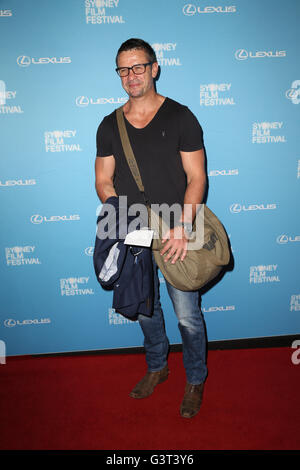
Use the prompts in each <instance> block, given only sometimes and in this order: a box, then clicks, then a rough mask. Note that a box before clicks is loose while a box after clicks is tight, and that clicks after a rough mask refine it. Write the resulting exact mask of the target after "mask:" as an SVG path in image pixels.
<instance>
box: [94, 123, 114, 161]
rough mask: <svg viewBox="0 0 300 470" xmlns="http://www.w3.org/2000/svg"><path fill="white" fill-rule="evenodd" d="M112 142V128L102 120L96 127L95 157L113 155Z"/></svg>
mask: <svg viewBox="0 0 300 470" xmlns="http://www.w3.org/2000/svg"><path fill="white" fill-rule="evenodd" d="M112 142H113V140H112V127H111V125H110V123H109V120H108V119H107V118H104V119H103V121H102V122H101V123H100V125H99V127H98V130H97V135H96V146H97V157H108V156H109V155H113V147H112Z"/></svg>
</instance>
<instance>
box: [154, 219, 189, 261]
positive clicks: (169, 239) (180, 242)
mask: <svg viewBox="0 0 300 470" xmlns="http://www.w3.org/2000/svg"><path fill="white" fill-rule="evenodd" d="M162 243H163V244H165V245H164V247H163V249H162V250H161V252H160V254H161V255H162V256H163V255H164V254H165V253H167V255H166V256H165V258H164V261H165V262H167V261H169V260H170V259H171V258H172V261H171V263H172V264H174V263H176V261H177V260H178V258H180V261H183V260H184V258H185V257H186V253H187V245H188V238H187V237H186V234H185V231H184V228H183V227H180V226H179V227H174V228H172V229H170V230H168V232H167V233H166V234H165V235H164V237H163V239H162Z"/></svg>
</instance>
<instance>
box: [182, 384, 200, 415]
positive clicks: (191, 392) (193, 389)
mask: <svg viewBox="0 0 300 470" xmlns="http://www.w3.org/2000/svg"><path fill="white" fill-rule="evenodd" d="M203 389H204V383H202V384H199V385H192V384H189V383H187V384H186V386H185V391H184V397H183V400H182V403H181V406H180V414H181V416H182V417H183V418H193V416H195V415H196V414H197V413H198V411H199V410H200V407H201V403H202V395H203Z"/></svg>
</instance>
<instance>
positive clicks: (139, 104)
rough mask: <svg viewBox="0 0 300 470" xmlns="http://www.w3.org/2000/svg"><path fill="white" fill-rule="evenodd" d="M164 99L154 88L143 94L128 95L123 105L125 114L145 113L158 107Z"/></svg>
mask: <svg viewBox="0 0 300 470" xmlns="http://www.w3.org/2000/svg"><path fill="white" fill-rule="evenodd" d="M164 99H165V98H164V97H163V96H161V95H159V94H158V93H156V91H155V90H153V91H151V92H150V93H147V95H144V96H139V97H129V100H128V101H127V103H126V104H125V105H124V112H125V114H133V115H134V114H139V115H147V114H149V113H152V112H153V111H155V110H156V109H158V108H159V107H160V106H161V104H162V103H163V101H164Z"/></svg>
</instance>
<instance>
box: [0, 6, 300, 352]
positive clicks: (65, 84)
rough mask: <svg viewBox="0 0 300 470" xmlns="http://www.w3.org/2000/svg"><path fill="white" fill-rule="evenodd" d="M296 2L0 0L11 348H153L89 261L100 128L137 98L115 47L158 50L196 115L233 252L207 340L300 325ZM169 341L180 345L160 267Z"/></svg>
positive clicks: (211, 308)
mask: <svg viewBox="0 0 300 470" xmlns="http://www.w3.org/2000/svg"><path fill="white" fill-rule="evenodd" d="M299 17H300V2H299V1H298V0H263V1H262V0H251V1H250V0H248V1H247V0H235V1H233V2H231V1H227V0H218V1H211V0H207V1H206V0H203V1H199V0H195V1H194V3H186V1H185V0H164V1H161V0H151V1H150V0H64V1H63V2H61V1H60V0H40V1H38V0H27V1H26V2H25V1H22V0H1V1H0V35H1V42H0V49H1V55H0V65H1V67H0V126H1V161H0V198H1V237H0V238H1V242H0V257H1V266H0V269H1V304H0V309H1V311H0V340H1V344H5V345H6V353H7V355H23V354H43V353H52V352H69V351H88V350H105V349H115V348H117V349H118V348H120V349H121V348H128V347H137V346H141V345H142V343H143V338H142V334H141V332H140V328H139V325H138V324H137V323H136V322H131V321H129V320H127V319H125V318H124V317H122V316H120V315H119V314H117V313H116V312H114V311H113V310H112V308H111V305H112V293H111V292H106V291H103V290H102V289H101V287H100V285H99V284H98V282H97V280H96V278H95V274H94V270H93V264H92V253H93V245H94V240H95V233H96V216H97V214H98V213H99V210H100V208H101V203H100V201H99V199H98V198H97V195H96V192H95V188H94V161H95V155H96V131H97V127H98V125H99V123H100V122H101V120H102V119H103V117H104V116H105V115H107V114H109V113H111V112H112V111H113V110H114V109H115V108H117V107H119V106H120V105H121V104H122V103H124V102H125V101H126V100H127V97H126V95H125V92H124V90H123V89H122V87H121V84H120V79H119V77H118V76H117V75H116V73H115V70H114V69H115V62H114V61H115V55H116V52H117V49H118V47H119V46H120V44H121V43H122V42H123V41H125V40H126V39H128V38H130V37H141V38H143V39H145V40H146V41H148V42H149V43H150V44H151V45H152V46H153V48H154V49H155V50H156V53H157V57H158V61H159V64H160V66H161V75H160V79H159V81H158V83H157V90H158V92H159V93H161V94H162V95H165V96H169V97H170V98H173V99H175V100H177V101H179V102H181V103H183V104H185V105H187V106H189V108H190V109H191V110H192V111H193V113H194V114H195V115H196V116H197V118H198V119H199V122H200V123H201V125H202V127H203V130H204V140H205V148H206V153H207V174H208V179H209V191H208V199H207V205H208V206H209V207H210V208H211V209H212V210H213V211H214V212H215V213H216V214H217V215H218V217H219V218H220V219H221V221H222V222H223V224H224V226H225V228H226V230H227V233H228V235H229V239H230V242H231V245H232V252H233V258H234V263H233V266H232V269H231V270H230V271H228V272H227V273H226V274H225V275H224V277H223V279H222V280H221V282H219V283H218V284H216V285H215V286H214V287H213V288H212V289H210V290H208V291H207V292H205V293H204V294H203V297H202V309H203V313H204V316H205V320H206V325H207V335H208V340H209V341H217V340H230V339H237V338H258V337H270V336H281V335H293V334H297V333H299V331H300V283H299V277H300V276H299V253H300V250H299V247H300V223H299V194H300V150H299V149H300V133H299V124H300V120H299V114H300V49H299V36H300V34H299ZM161 301H162V304H163V307H164V312H165V317H166V327H167V331H168V335H169V339H170V342H171V344H176V343H180V342H181V338H180V335H179V331H178V328H177V320H176V318H175V314H174V312H173V310H172V307H171V303H170V300H169V298H168V295H167V292H166V286H165V285H164V282H163V279H162V278H161Z"/></svg>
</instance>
